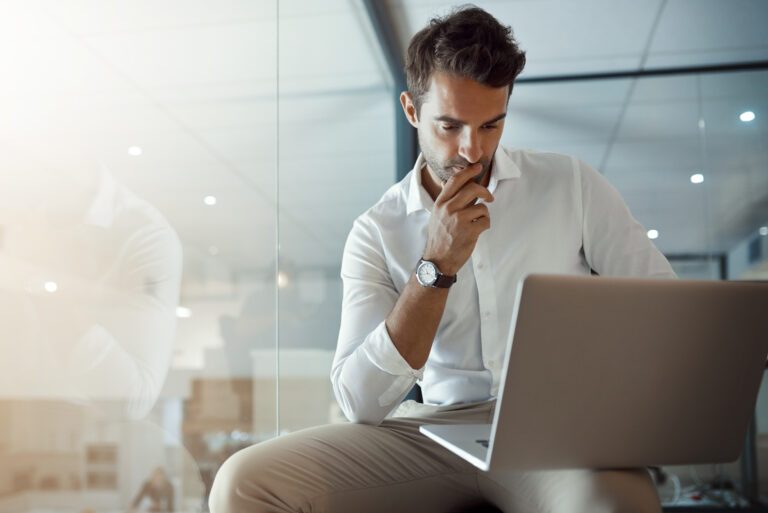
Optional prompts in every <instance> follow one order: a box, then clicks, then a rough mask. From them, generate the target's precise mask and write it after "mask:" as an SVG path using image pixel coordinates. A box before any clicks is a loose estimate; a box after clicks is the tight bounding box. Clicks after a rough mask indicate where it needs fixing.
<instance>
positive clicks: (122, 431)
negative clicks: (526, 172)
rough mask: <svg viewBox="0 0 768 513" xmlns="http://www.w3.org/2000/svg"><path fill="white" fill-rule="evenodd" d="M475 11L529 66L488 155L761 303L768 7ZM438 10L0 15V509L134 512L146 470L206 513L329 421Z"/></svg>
mask: <svg viewBox="0 0 768 513" xmlns="http://www.w3.org/2000/svg"><path fill="white" fill-rule="evenodd" d="M476 4H477V5H479V6H480V7H483V8H485V9H487V10H488V11H489V12H491V13H492V14H494V15H495V16H497V17H498V18H499V19H500V20H501V21H502V22H504V23H506V24H510V25H512V27H513V29H514V31H515V36H516V38H517V39H518V41H519V42H520V44H521V46H522V47H523V48H524V49H525V50H527V52H528V64H527V67H526V69H525V71H524V73H523V74H522V75H521V77H520V80H519V82H518V84H517V85H516V86H515V89H514V93H513V95H512V98H511V101H510V105H509V116H508V117H507V121H506V128H505V131H504V136H503V138H502V144H505V145H510V146H519V147H530V148H535V149H540V150H548V151H555V152H563V153H568V154H573V155H576V156H578V157H580V158H581V159H583V160H585V161H586V162H588V163H589V164H591V165H592V166H593V167H595V168H596V169H598V170H599V171H600V172H601V173H603V174H604V175H605V176H606V177H607V178H608V179H609V181H610V182H611V183H613V184H614V185H615V186H616V187H617V188H618V189H619V191H620V192H621V193H622V195H623V196H624V198H625V199H626V201H627V203H628V204H629V206H630V208H631V210H632V212H633V213H634V215H635V217H636V218H637V219H638V220H639V221H640V222H641V223H642V224H643V225H644V226H645V227H646V228H647V229H648V236H649V237H650V238H652V239H654V242H655V243H656V245H657V246H658V247H659V249H660V250H661V251H662V252H663V253H664V254H665V255H667V256H668V257H669V259H670V260H671V262H672V264H673V266H674V267H675V269H676V271H677V272H678V274H679V275H680V276H681V277H683V278H698V279H716V280H718V279H753V280H765V279H768V123H767V120H768V31H766V30H765V23H766V22H768V3H767V2H765V1H762V0H732V1H725V0H649V1H644V2H637V1H634V0H619V1H617V0H572V1H571V0H517V1H509V0H507V1H492V0H486V1H477V2H476ZM449 9H450V5H449V4H446V3H443V2H432V1H419V0H386V1H383V2H376V1H363V0H329V1H324V2H311V1H309V0H269V1H263V0H227V1H217V2H213V1H203V0H200V1H180V0H168V1H162V2H155V1H151V2H150V1H146V0H140V1H137V0H133V1H130V2H129V1H125V0H108V1H105V0H2V1H0V70H2V74H1V75H0V76H1V77H2V78H0V350H2V354H0V362H2V363H0V366H2V368H1V369H0V371H1V372H0V375H1V376H0V469H2V471H0V512H2V513H27V512H54V511H55V512H83V511H94V512H102V511H104V512H106V511H110V512H111V511H125V510H127V509H128V508H129V507H130V506H131V503H132V501H133V500H134V498H135V497H136V496H137V494H138V493H139V490H140V489H141V488H142V486H143V483H144V482H145V481H146V480H147V479H148V477H149V476H150V474H152V472H153V470H154V469H157V468H161V469H163V470H162V471H163V472H164V473H165V475H166V480H167V482H168V483H170V487H171V489H172V494H173V499H174V509H175V510H178V511H205V510H206V509H207V506H206V494H207V490H208V487H209V486H210V483H211V481H212V479H213V476H214V475H215V472H216V469H217V468H218V466H219V465H220V464H221V462H222V461H223V460H224V459H225V458H226V457H227V456H228V455H230V454H231V453H232V452H234V451H236V450H237V449H239V448H241V447H244V446H247V445H249V444H251V443H254V442H258V441H261V440H265V439H269V438H271V437H274V436H277V435H279V434H281V433H286V432H290V431H294V430H297V429H301V428H304V427H307V426H311V425H315V424H321V423H327V422H342V421H343V418H342V416H341V414H340V412H339V409H338V407H337V406H336V404H335V401H334V399H333V397H332V393H331V387H330V382H329V378H328V375H329V371H330V364H331V359H332V355H333V350H334V347H335V342H336V334H337V329H338V324H339V314H340V304H341V282H340V279H339V266H340V261H341V252H342V248H343V244H344V241H345V238H346V235H347V232H348V230H349V228H350V227H351V224H352V221H353V220H354V219H355V217H356V216H358V215H359V214H360V213H362V212H363V211H364V210H366V209H367V208H368V207H369V206H371V205H372V204H373V203H375V201H376V200H377V199H378V198H379V197H380V196H381V195H382V194H383V192H384V191H385V190H386V189H387V188H388V187H389V186H390V185H391V184H393V183H395V181H396V180H397V179H398V178H399V177H401V176H403V175H404V174H405V173H406V172H407V171H408V170H409V169H410V166H411V163H412V160H411V159H412V151H413V148H412V145H411V143H412V136H411V135H409V133H408V131H407V127H404V125H403V123H402V119H401V115H402V114H401V112H399V106H398V103H397V101H398V100H397V96H398V94H399V92H400V90H401V87H402V76H401V75H400V73H401V71H398V69H397V67H398V65H399V64H398V63H399V62H401V61H402V55H403V52H404V49H405V47H406V45H407V42H408V40H409V38H410V37H411V36H412V35H413V34H414V33H415V32H416V31H417V30H418V29H420V28H421V27H422V26H423V25H424V24H425V23H426V22H427V21H428V20H429V19H430V18H431V17H432V16H433V15H435V14H444V13H446V12H447V11H448V10H449ZM701 407H702V408H706V407H707V398H706V397H702V398H701ZM756 418H757V436H756V448H755V451H754V452H755V454H756V456H757V471H758V472H757V474H756V475H757V476H759V479H760V480H759V482H758V483H756V484H757V485H758V492H757V493H762V494H763V495H764V496H766V498H768V393H763V394H761V396H760V398H759V400H758V408H757V415H756ZM747 463H749V462H747ZM747 467H749V465H744V464H742V462H736V463H734V464H731V465H719V466H698V467H674V468H667V469H663V471H664V473H665V474H666V477H667V479H666V481H665V482H664V483H660V485H659V486H660V492H661V494H662V497H663V499H664V501H665V502H666V503H668V504H672V503H676V504H687V503H690V501H691V500H694V499H692V498H691V497H692V496H693V495H695V494H697V493H698V494H699V496H700V498H701V500H699V502H710V503H715V502H718V501H720V502H723V503H730V504H731V505H738V504H741V503H743V501H741V500H740V499H738V498H736V496H735V495H728V494H721V495H719V496H714V497H713V496H711V494H710V495H709V496H707V495H702V494H703V491H704V490H706V489H707V488H709V487H712V486H720V487H721V488H727V487H728V485H729V484H733V485H734V486H735V487H736V488H739V487H740V486H742V483H743V482H744V481H745V480H744V472H745V468H747ZM149 505H150V502H149V499H146V498H145V499H144V500H143V501H142V502H141V504H140V505H139V509H141V508H147V507H148V506H149Z"/></svg>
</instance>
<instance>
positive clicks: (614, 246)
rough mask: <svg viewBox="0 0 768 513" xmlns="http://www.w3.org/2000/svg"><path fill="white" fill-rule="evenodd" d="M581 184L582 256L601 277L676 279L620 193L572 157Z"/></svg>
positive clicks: (602, 177)
mask: <svg viewBox="0 0 768 513" xmlns="http://www.w3.org/2000/svg"><path fill="white" fill-rule="evenodd" d="M573 160H574V166H575V170H576V176H577V179H578V180H579V181H580V185H581V187H580V190H581V204H582V230H583V231H582V237H583V241H582V242H583V249H584V257H585V259H586V261H587V263H588V264H589V266H590V267H591V268H592V269H593V270H594V271H595V272H597V273H598V274H599V275H601V276H621V277H637V278H675V277H676V276H675V273H674V271H673V270H672V266H670V265H669V262H668V261H667V259H666V258H665V257H664V255H662V254H661V252H660V251H659V250H658V249H657V248H656V246H654V244H653V242H651V240H650V239H649V238H648V236H647V234H646V230H645V228H643V226H642V225H641V224H640V223H639V222H637V221H636V220H635V219H634V218H633V217H632V214H631V213H630V211H629V208H628V207H627V205H626V203H624V199H623V198H622V197H621V195H620V194H619V192H618V191H617V190H616V189H615V188H614V187H613V186H612V185H611V184H610V183H609V182H608V180H606V179H605V177H604V176H602V175H601V174H600V173H598V172H597V171H596V170H594V169H593V168H592V167H590V166H589V165H587V164H586V163H584V162H582V161H581V160H579V159H576V158H574V159H573Z"/></svg>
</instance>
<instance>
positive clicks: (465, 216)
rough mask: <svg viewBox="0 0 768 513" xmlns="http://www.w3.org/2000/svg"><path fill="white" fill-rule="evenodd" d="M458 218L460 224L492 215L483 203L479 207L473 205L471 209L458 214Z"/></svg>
mask: <svg viewBox="0 0 768 513" xmlns="http://www.w3.org/2000/svg"><path fill="white" fill-rule="evenodd" d="M457 216H458V217H459V221H460V222H466V221H473V220H475V219H480V218H481V217H490V214H489V212H488V207H486V206H485V205H483V204H482V203H481V204H479V205H473V206H471V207H468V208H465V209H464V210H462V211H461V212H458V213H457ZM474 222H477V221H474Z"/></svg>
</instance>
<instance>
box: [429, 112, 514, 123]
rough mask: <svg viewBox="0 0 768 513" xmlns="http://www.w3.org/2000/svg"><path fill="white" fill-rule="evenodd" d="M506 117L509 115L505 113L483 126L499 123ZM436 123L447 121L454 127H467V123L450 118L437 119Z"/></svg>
mask: <svg viewBox="0 0 768 513" xmlns="http://www.w3.org/2000/svg"><path fill="white" fill-rule="evenodd" d="M505 117H507V113H506V112H505V113H503V114H499V115H498V116H496V117H495V118H493V119H490V120H488V121H485V122H483V123H482V124H483V125H490V124H491V123H496V122H497V121H501V120H502V119H504V118H505ZM435 121H445V122H446V123H451V124H453V125H466V124H467V122H466V121H461V120H459V119H454V118H452V117H450V116H439V117H436V118H435Z"/></svg>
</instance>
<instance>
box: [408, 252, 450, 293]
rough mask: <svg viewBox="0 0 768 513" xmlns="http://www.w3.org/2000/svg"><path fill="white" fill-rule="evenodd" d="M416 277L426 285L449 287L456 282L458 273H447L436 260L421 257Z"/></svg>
mask: <svg viewBox="0 0 768 513" xmlns="http://www.w3.org/2000/svg"><path fill="white" fill-rule="evenodd" d="M416 279H417V280H418V282H419V283H420V284H421V285H422V286H424V287H434V288H441V289H447V288H450V286H451V285H453V284H454V283H456V274H447V273H445V272H443V271H442V270H441V269H440V266H439V265H438V264H437V263H436V262H434V261H432V260H427V259H426V258H421V259H419V263H418V264H417V266H416Z"/></svg>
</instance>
